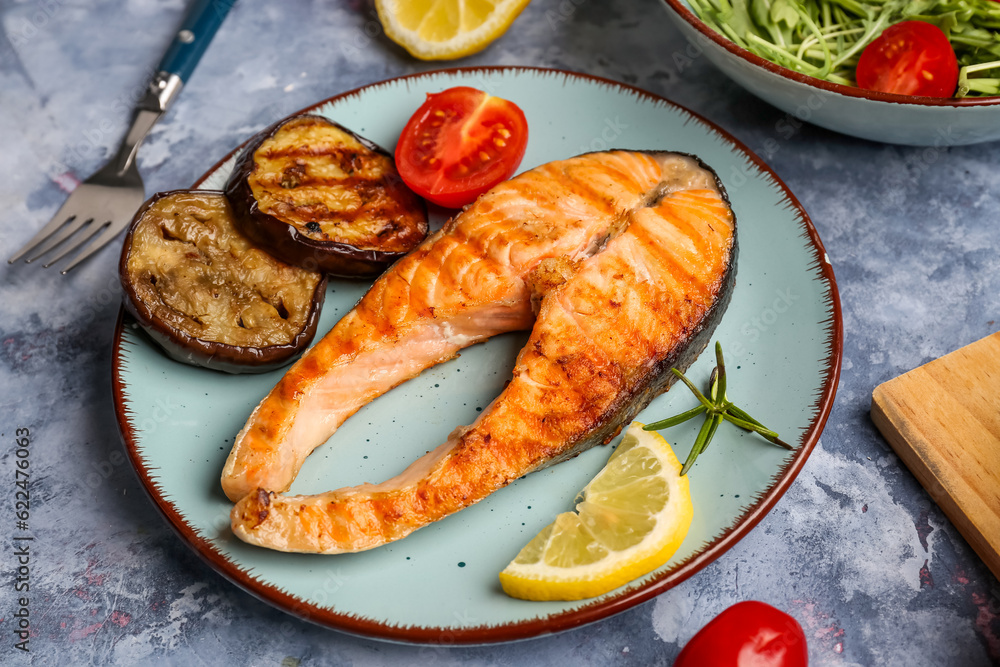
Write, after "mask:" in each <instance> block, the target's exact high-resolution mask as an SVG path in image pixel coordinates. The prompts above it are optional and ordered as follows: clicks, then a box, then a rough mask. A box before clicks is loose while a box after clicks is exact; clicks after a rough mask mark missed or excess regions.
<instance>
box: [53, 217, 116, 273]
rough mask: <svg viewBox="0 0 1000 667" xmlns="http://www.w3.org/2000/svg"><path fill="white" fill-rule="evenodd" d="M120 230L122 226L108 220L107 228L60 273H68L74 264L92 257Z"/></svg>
mask: <svg viewBox="0 0 1000 667" xmlns="http://www.w3.org/2000/svg"><path fill="white" fill-rule="evenodd" d="M119 232H121V227H118V226H116V225H115V224H114V223H112V222H108V223H107V228H106V229H105V230H104V231H103V232H102V233H101V235H100V236H98V237H97V238H96V239H94V240H93V241H91V242H90V243H89V244H88V245H87V247H85V248H84V249H83V250H81V251H80V254H79V255H77V256H76V257H74V258H73V261H71V262H70V263H69V264H67V265H66V266H64V267H63V268H62V270H61V271H60V273H62V274H63V275H66V274H67V273H69V270H70V269H72V268H73V267H74V266H76V265H77V264H79V263H80V262H82V261H83V260H85V259H87V258H88V257H90V256H91V255H93V254H94V253H95V252H97V251H98V250H100V249H101V248H103V247H104V244H106V243H107V242H108V241H110V240H111V239H113V238H115V237H116V236H118V234H119Z"/></svg>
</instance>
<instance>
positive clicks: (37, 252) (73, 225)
mask: <svg viewBox="0 0 1000 667" xmlns="http://www.w3.org/2000/svg"><path fill="white" fill-rule="evenodd" d="M93 221H94V219H93V218H90V219H87V218H85V217H84V216H82V215H81V216H77V217H75V218H70V219H69V220H67V221H66V223H65V224H63V226H62V227H61V228H59V229H57V230H56V232H55V233H54V234H52V235H51V236H49V238H47V239H45V242H44V243H42V244H41V245H39V246H37V247H36V248H34V249H33V251H32V252H31V253H29V255H30V256H29V257H28V259H26V260H24V263H25V264H31V263H32V262H34V261H35V260H36V259H39V258H40V257H41V256H42V255H44V254H45V253H47V252H48V251H50V250H52V249H53V248H55V247H56V246H57V245H59V244H60V243H62V242H63V241H65V240H66V239H68V238H69V237H70V236H72V235H73V234H74V233H75V232H76V231H77V230H79V229H80V228H82V227H84V226H86V225H88V224H90V223H91V222H93Z"/></svg>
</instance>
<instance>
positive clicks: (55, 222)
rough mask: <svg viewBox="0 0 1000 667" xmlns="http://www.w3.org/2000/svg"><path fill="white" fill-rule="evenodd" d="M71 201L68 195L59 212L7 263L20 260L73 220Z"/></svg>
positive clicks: (74, 215)
mask: <svg viewBox="0 0 1000 667" xmlns="http://www.w3.org/2000/svg"><path fill="white" fill-rule="evenodd" d="M71 201H72V195H70V199H67V200H66V201H65V202H63V205H62V206H60V207H59V210H58V211H56V214H55V215H54V216H52V219H51V220H49V221H48V223H47V224H46V225H45V226H44V227H42V228H41V229H40V230H38V233H37V234H35V235H34V236H32V237H31V240H30V241H28V242H27V243H25V244H24V245H23V246H22V247H21V249H20V250H18V251H17V252H16V253H15V254H14V256H13V257H11V258H10V259H8V260H7V263H8V264H13V263H14V262H16V261H17V260H19V259H21V258H22V257H24V256H25V255H26V254H28V252H30V251H31V249H32V248H34V247H35V246H36V245H38V244H39V243H41V242H42V241H44V240H45V239H46V238H48V236H49V235H50V234H52V233H53V232H55V231H56V230H57V229H59V228H60V227H62V226H63V225H64V224H66V223H67V222H69V221H70V220H71V219H72V218H75V217H76V214H75V213H74V212H73V210H72V209H73V208H74V207H73V206H71V205H70V202H71Z"/></svg>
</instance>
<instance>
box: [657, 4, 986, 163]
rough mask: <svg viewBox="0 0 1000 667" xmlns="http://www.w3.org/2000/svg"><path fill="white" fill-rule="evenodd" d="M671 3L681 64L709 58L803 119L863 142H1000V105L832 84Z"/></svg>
mask: <svg viewBox="0 0 1000 667" xmlns="http://www.w3.org/2000/svg"><path fill="white" fill-rule="evenodd" d="M664 2H665V4H666V7H667V12H668V13H669V14H670V17H671V19H672V20H673V21H674V23H675V24H676V25H677V27H678V28H680V31H681V32H682V33H683V34H684V36H685V37H686V38H687V40H688V42H690V45H689V46H688V47H687V48H686V49H684V50H683V51H682V52H680V53H678V54H677V61H676V62H678V63H682V62H687V60H686V59H690V60H693V59H695V58H698V57H700V56H702V55H704V56H705V57H706V58H708V59H709V60H710V61H711V62H712V63H714V64H715V66H716V67H718V68H719V69H721V70H722V71H723V72H724V73H725V74H726V75H727V76H728V77H730V78H731V79H732V80H733V81H735V82H736V83H738V84H739V85H741V86H743V87H744V88H746V89H747V90H748V91H750V92H751V93H753V94H754V95H756V96H757V97H760V98H761V99H763V100H765V101H767V102H770V103H771V104H773V105H774V106H776V107H778V108H779V109H781V110H782V111H785V112H786V113H788V114H790V115H791V116H794V118H795V119H798V120H802V121H807V122H810V123H813V124H815V125H819V126H821V127H825V128H827V129H830V130H834V131H835V132H842V133H844V134H850V135H852V136H855V137H861V138H862V139H871V140H872V141H884V142H888V143H893V144H907V145H912V146H961V145H965V144H975V143H980V142H984V141H994V140H997V139H1000V97H985V98H982V97H981V98H964V99H942V98H935V97H914V96H908V95H892V94H889V93H878V92H873V91H870V90H863V89H861V88H854V87H852V86H843V85H840V84H836V83H830V82H828V81H823V80H821V79H816V78H814V77H811V76H807V75H805V74H801V73H799V72H795V71H793V70H790V69H788V68H785V67H782V66H780V65H776V64H775V63H772V62H770V61H769V60H765V59H763V58H761V57H760V56H757V55H755V54H753V53H751V52H749V51H747V50H746V49H744V48H742V47H739V46H737V45H736V44H734V43H733V42H732V41H730V40H729V39H727V38H726V37H724V36H722V35H720V34H719V33H717V32H715V31H714V30H712V29H711V28H709V27H708V26H707V25H705V24H704V23H703V22H702V21H701V19H699V18H698V17H697V16H696V15H695V14H694V13H693V12H692V11H691V9H690V7H689V6H688V5H687V3H685V2H684V0H664ZM790 122H791V123H794V121H792V120H791V119H790Z"/></svg>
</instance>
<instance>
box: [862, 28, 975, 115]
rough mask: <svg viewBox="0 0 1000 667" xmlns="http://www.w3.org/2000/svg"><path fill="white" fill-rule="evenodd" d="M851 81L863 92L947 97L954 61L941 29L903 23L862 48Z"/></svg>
mask: <svg viewBox="0 0 1000 667" xmlns="http://www.w3.org/2000/svg"><path fill="white" fill-rule="evenodd" d="M855 78H856V79H857V82H858V86H859V87H861V88H865V89H867V90H878V91H881V92H883V93H898V94H900V95H922V96H926V97H951V96H952V95H954V94H955V88H956V87H957V86H958V59H957V58H956V57H955V50H954V49H953V48H952V47H951V43H950V42H949V41H948V37H947V36H946V35H945V34H944V32H942V31H941V28H939V27H937V26H936V25H933V24H931V23H927V22H925V21H903V22H902V23H897V24H895V25H892V26H889V27H888V28H886V29H885V30H884V31H883V32H882V34H881V35H879V36H878V37H877V38H876V39H875V41H873V42H872V43H871V44H869V45H868V46H866V47H865V50H864V51H863V52H862V53H861V58H859V59H858V68H857V72H856V77H855Z"/></svg>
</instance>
